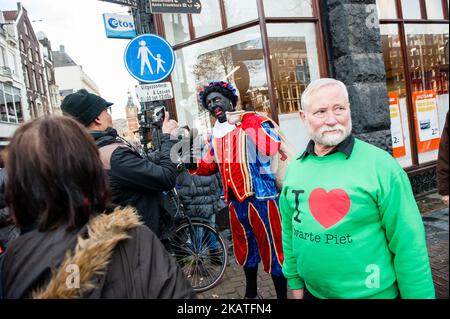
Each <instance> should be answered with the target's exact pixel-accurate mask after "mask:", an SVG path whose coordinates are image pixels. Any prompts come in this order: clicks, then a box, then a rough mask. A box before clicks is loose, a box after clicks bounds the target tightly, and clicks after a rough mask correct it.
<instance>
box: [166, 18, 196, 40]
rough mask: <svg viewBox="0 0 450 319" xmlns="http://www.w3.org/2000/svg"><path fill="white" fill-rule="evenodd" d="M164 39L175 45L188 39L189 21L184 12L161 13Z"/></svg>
mask: <svg viewBox="0 0 450 319" xmlns="http://www.w3.org/2000/svg"><path fill="white" fill-rule="evenodd" d="M162 17H163V20H164V30H165V34H166V39H167V41H169V43H170V44H172V45H175V44H179V43H182V42H186V41H189V39H190V36H189V23H188V18H187V15H186V14H163V15H162Z"/></svg>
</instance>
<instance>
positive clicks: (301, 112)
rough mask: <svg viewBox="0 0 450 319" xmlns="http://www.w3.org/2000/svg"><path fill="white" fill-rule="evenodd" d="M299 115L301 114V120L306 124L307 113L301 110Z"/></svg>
mask: <svg viewBox="0 0 450 319" xmlns="http://www.w3.org/2000/svg"><path fill="white" fill-rule="evenodd" d="M298 113H299V115H300V119H301V120H302V122H305V121H306V114H305V111H303V110H299V111H298Z"/></svg>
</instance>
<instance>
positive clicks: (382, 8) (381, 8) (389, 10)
mask: <svg viewBox="0 0 450 319" xmlns="http://www.w3.org/2000/svg"><path fill="white" fill-rule="evenodd" d="M395 1H396V0H377V9H378V18H380V19H396V18H397V8H396V6H395Z"/></svg>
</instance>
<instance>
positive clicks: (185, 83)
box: [172, 27, 270, 135]
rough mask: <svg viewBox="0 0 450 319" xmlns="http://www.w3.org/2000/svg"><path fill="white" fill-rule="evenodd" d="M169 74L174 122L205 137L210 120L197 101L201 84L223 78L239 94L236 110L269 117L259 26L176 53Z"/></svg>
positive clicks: (208, 129)
mask: <svg viewBox="0 0 450 319" xmlns="http://www.w3.org/2000/svg"><path fill="white" fill-rule="evenodd" d="M176 55H177V65H176V67H175V70H174V72H173V74H172V79H173V85H174V93H175V101H176V108H177V115H178V120H179V123H180V124H181V125H189V126H190V127H193V126H194V127H196V128H197V129H198V130H199V132H200V134H202V135H205V134H207V132H209V131H210V129H211V118H210V116H209V113H207V112H206V111H205V110H204V109H203V107H201V105H200V104H199V101H198V97H197V96H198V92H199V90H200V89H201V88H202V87H203V85H205V84H208V83H209V82H211V81H214V80H222V79H226V80H227V81H231V82H232V83H234V84H235V86H236V87H237V89H238V91H239V96H240V99H239V103H238V109H243V108H246V107H251V108H253V109H255V110H257V111H260V112H265V113H267V114H270V102H269V98H268V85H267V74H266V66H265V63H264V59H263V50H262V40H261V34H260V31H259V27H252V28H248V29H245V30H243V31H239V32H235V33H232V34H228V35H225V36H221V37H218V38H215V39H211V40H208V41H204V42H201V43H198V44H194V45H191V46H188V47H186V48H182V49H179V50H177V51H176Z"/></svg>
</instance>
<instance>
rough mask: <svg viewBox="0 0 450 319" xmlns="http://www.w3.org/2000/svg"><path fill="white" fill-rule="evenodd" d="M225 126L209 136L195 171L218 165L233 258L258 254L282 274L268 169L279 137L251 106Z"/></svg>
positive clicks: (254, 259)
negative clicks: (223, 129)
mask: <svg viewBox="0 0 450 319" xmlns="http://www.w3.org/2000/svg"><path fill="white" fill-rule="evenodd" d="M217 125H223V123H216V126H217ZM226 126H228V127H227V128H226V131H225V133H223V132H222V134H215V132H213V134H212V135H211V136H210V138H209V141H208V144H207V150H206V154H204V156H203V157H202V159H201V160H200V161H199V163H198V167H197V170H196V171H195V173H196V174H198V175H211V174H214V173H216V172H217V171H220V174H221V176H222V183H223V187H224V198H225V201H226V202H227V203H229V208H230V225H231V231H232V237H233V248H234V253H235V257H236V261H237V263H238V264H239V265H241V266H245V267H256V266H257V265H258V263H259V262H260V261H261V260H262V263H263V267H264V271H265V272H267V273H270V274H272V275H275V276H281V275H282V271H281V265H282V264H283V260H284V256H283V250H282V242H281V217H280V212H279V209H278V197H279V191H278V189H277V187H276V184H275V177H274V175H273V173H272V172H271V170H270V163H271V158H272V157H273V156H274V155H276V154H277V153H278V151H279V149H280V146H281V142H280V138H279V136H278V135H277V134H276V132H275V130H274V129H273V124H272V122H271V120H270V119H269V118H267V117H265V116H262V115H258V114H256V113H255V112H247V113H245V114H244V115H243V116H242V118H241V122H240V123H239V124H237V125H231V124H229V123H226ZM215 128H216V127H215Z"/></svg>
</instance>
